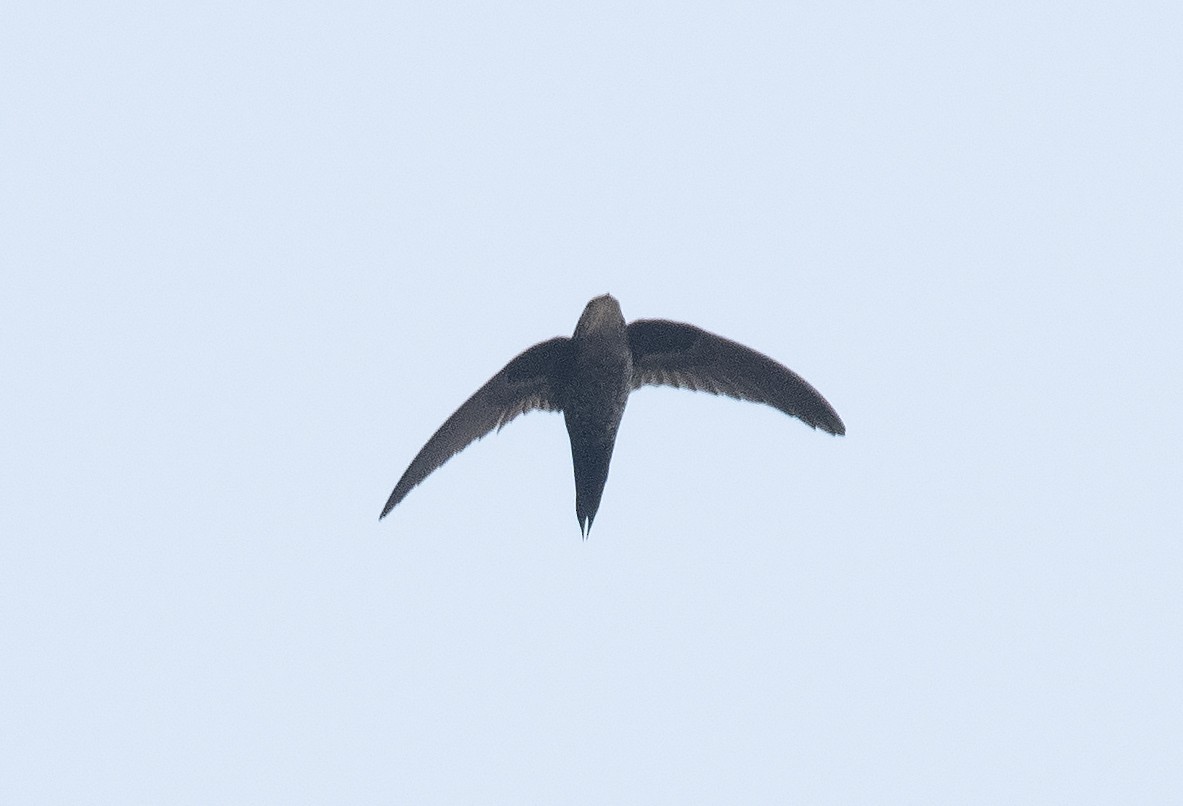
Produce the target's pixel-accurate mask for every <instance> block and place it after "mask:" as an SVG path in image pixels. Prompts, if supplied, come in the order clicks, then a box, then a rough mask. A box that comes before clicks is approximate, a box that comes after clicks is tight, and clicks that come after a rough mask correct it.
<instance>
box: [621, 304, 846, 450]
mask: <svg viewBox="0 0 1183 806" xmlns="http://www.w3.org/2000/svg"><path fill="white" fill-rule="evenodd" d="M628 343H629V348H630V349H631V350H632V353H633V388H634V389H636V388H638V387H640V386H645V385H649V384H652V385H655V386H662V385H664V386H676V387H679V388H683V389H695V390H698V391H703V392H710V393H711V394H715V395H727V396H729V397H734V398H738V399H740V400H750V401H752V402H754V403H764V404H767V405H769V406H772V407H773V408H777V409H780V410H781V411H783V412H784V413H785V414H788V415H791V416H793V417H797V418H798V419H800V420H803V421H804V422H805V423H807V424H808V425H811V426H813V427H814V428H820V429H822V430H823V431H827V432H829V433H831V434H845V433H846V426H845V425H843V424H842V419H841V418H840V417H839V416H838V412H836V411H834V407H833V406H831V405H830V404H829V403H828V402H827V401H826V399H825V398H824V397H822V396H821V394H820V393H819V392H818V391H817V390H816V389H814V388H813V387H812V386H810V385H809V384H808V383H807V382H806V381H805V379H804V378H802V377H801V376H800V375H798V374H797V373H795V372H793V371H792V370H791V369H789V368H788V367H786V366H784V365H783V364H780V363H778V362H776V361H773V360H772V359H771V358H769V357H768V356H766V355H764V354H763V353H758V352H756V351H755V350H753V349H752V348H750V347H745V346H743V345H742V344H739V343H738V342H734V341H731V340H730V339H725V338H723V337H722V336H716V335H715V334H714V333H708V332H707V331H705V330H702V329H701V328H697V327H695V326H694V325H687V324H684V323H682V322H670V321H666V320H664V319H638V320H636V321H634V322H630V323H629V325H628Z"/></svg>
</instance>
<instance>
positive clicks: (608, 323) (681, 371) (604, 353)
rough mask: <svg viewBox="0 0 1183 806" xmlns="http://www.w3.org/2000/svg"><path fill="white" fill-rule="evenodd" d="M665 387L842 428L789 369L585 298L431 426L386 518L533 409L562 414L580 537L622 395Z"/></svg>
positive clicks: (612, 440)
mask: <svg viewBox="0 0 1183 806" xmlns="http://www.w3.org/2000/svg"><path fill="white" fill-rule="evenodd" d="M650 384H652V385H668V386H678V387H684V388H689V389H696V390H702V391H708V392H712V393H715V394H725V395H728V396H730V397H735V398H739V399H743V400H751V401H754V402H757V403H766V404H768V405H771V406H774V407H775V408H778V409H780V410H781V411H783V412H785V413H786V414H790V415H793V416H795V417H798V418H800V419H801V420H803V421H804V422H806V423H807V424H808V425H810V426H812V427H815V428H821V429H822V430H824V431H828V432H829V433H831V434H844V433H846V427H845V426H844V425H843V424H842V420H841V419H840V418H839V417H838V414H837V413H836V412H835V411H834V409H833V408H832V407H831V406H830V404H829V403H827V402H826V401H825V399H824V398H823V397H822V396H821V395H820V394H818V393H817V391H816V390H815V389H814V388H813V387H812V386H810V385H809V384H808V383H806V382H805V381H804V380H803V379H802V378H800V377H799V376H798V375H796V374H795V373H793V372H792V370H790V369H788V368H786V367H784V366H782V365H780V364H778V363H777V362H775V361H773V360H772V359H771V358H768V357H767V356H765V355H762V354H761V353H758V352H756V351H755V350H752V349H750V348H747V347H744V346H743V345H741V344H737V343H735V342H733V341H729V340H728V339H724V338H723V337H721V336H716V335H714V334H711V333H707V332H706V331H704V330H700V329H699V328H696V327H694V326H693V325H687V324H682V323H680V322H668V321H665V320H657V319H648V320H646V319H642V320H638V321H635V322H632V323H631V324H628V325H626V324H625V321H624V316H623V315H622V314H621V311H620V304H619V303H618V302H617V301H616V300H615V299H614V298H613V297H611V296H609V295H607V294H605V295H603V296H599V297H596V298H595V299H593V300H591V301H590V302H589V303H588V304H587V307H585V308H584V310H583V315H582V316H580V317H579V322H578V324H577V325H576V326H575V333H574V334H573V335H572V336H571V338H569V339H567V338H562V337H558V338H554V339H550V340H549V341H544V342H542V343H540V344H537V345H535V346H533V347H531V348H530V349H528V350H526V351H525V352H523V353H522V354H521V355H519V356H518V357H517V358H515V359H513V360H512V361H510V362H509V364H507V365H506V366H505V368H504V369H502V370H501V372H499V373H497V374H496V375H494V376H493V378H492V379H490V380H489V382H488V383H486V384H485V385H484V386H483V387H481V388H480V389H479V390H477V392H476V394H474V395H473V396H472V397H471V398H469V399H468V401H467V402H465V403H464V405H462V406H461V407H460V408H459V409H458V410H457V411H456V413H455V414H453V415H452V416H451V417H449V418H448V420H447V421H446V422H445V423H444V424H443V425H442V426H440V428H439V430H438V431H436V433H435V434H434V435H433V436H432V437H431V439H429V440H428V441H427V444H426V445H424V446H423V449H422V450H421V451H420V452H419V454H418V455H417V456H416V457H415V459H414V460H413V461H412V462H411V465H410V467H408V468H407V471H406V472H405V473H404V474H403V477H402V478H401V479H400V480H399V482H398V484H397V485H396V486H395V488H394V491H393V492H392V493H391V494H390V498H389V500H387V502H386V506H385V507H384V508H383V510H382V515H381V516H380V517H385V516H386V515H387V513H389V512H390V510H391V509H393V508H394V507H395V505H396V504H398V503H399V502H400V501H401V500H402V499H403V498H404V497H405V496H406V495H407V493H409V492H410V491H411V489H412V488H414V487H415V485H417V484H419V483H420V482H421V481H423V479H425V478H426V477H427V476H428V474H430V473H431V472H432V471H433V470H435V469H436V468H438V467H439V466H440V465H442V464H443V463H444V462H446V461H447V460H448V459H450V458H451V457H452V456H454V455H455V454H456V453H458V452H460V451H461V450H462V449H463V448H464V447H465V446H466V445H468V444H469V443H471V442H473V441H475V440H477V439H480V438H481V437H483V436H485V435H486V434H488V433H489V432H490V431H492V430H493V429H495V428H498V429H499V428H500V427H501V426H503V425H505V424H506V423H507V422H509V421H510V420H512V419H513V418H514V417H516V416H518V415H519V414H524V413H525V412H527V411H532V410H534V409H542V410H546V411H562V412H563V417H564V419H565V420H566V423H567V435H568V436H569V437H570V440H571V460H572V464H573V466H574V470H575V514H576V517H577V518H578V520H579V527H580V530H581V532H582V533H583V535H584V536H585V537H586V536H587V533H588V532H589V531H590V529H591V524H592V521H593V520H594V518H595V515H596V511H597V510H598V509H599V506H600V497H601V495H602V494H603V492H604V484H605V483H606V482H607V480H608V467H609V465H610V464H611V461H612V449H613V447H614V446H615V444H616V432H617V430H618V429H619V427H620V421H621V419H622V418H623V417H624V409H625V405H626V404H627V403H628V396H629V393H630V392H632V391H633V390H634V389H637V388H639V387H641V386H645V385H650Z"/></svg>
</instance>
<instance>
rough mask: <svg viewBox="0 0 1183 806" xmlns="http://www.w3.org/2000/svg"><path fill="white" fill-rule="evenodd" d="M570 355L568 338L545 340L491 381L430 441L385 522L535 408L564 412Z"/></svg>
mask: <svg viewBox="0 0 1183 806" xmlns="http://www.w3.org/2000/svg"><path fill="white" fill-rule="evenodd" d="M570 351H571V340H570V339H568V338H564V337H562V336H559V337H556V338H553V339H550V340H549V341H544V342H542V343H541V344H536V345H534V346H533V347H531V348H530V349H528V350H526V351H525V352H524V353H522V354H521V355H519V356H518V357H517V358H515V359H513V360H512V361H510V362H509V363H508V364H506V365H505V367H504V368H503V369H502V370H501V371H500V372H498V373H497V374H496V375H494V376H493V377H492V378H490V379H489V382H488V383H486V384H485V385H484V386H482V387H481V388H480V389H478V390H477V391H476V394H474V395H473V396H472V397H470V398H469V399H468V400H467V401H465V403H464V405H462V406H461V407H460V408H458V409H456V413H455V414H453V415H452V416H451V417H449V418H448V419H447V421H446V422H444V424H443V425H441V426H440V427H439V430H438V431H436V432H435V433H434V434H433V435H432V437H431V439H429V440H427V444H426V445H424V446H423V449H422V450H420V451H419V454H418V455H417V456H416V457H415V458H414V459H413V460H412V461H411V466H410V467H408V468H407V471H406V472H405V473H403V477H402V478H401V479H399V481H398V484H397V485H395V487H394V492H392V493H391V494H390V498H389V499H388V500H387V501H386V506H384V507H383V508H382V514H381V515H379V516H378V517H379V519H381V518H384V517H386V514H387V513H388V512H390V510H392V509H394V507H395V505H397V504H398V502H399V501H402V500H403V499H404V498H406V496H407V493H409V492H410V491H411V490H412V489H413V488H414V487H415V486H416V485H417V484H419V482H421V481H423V480H424V479H425V478H427V477H428V475H430V474H431V472H432V471H433V470H435V469H436V468H438V467H439V466H440V465H442V464H443V463H444V462H446V461H448V460H449V459H451V458H452V457H453V456H455V455H456V454H457V453H459V452H460V451H462V450H463V449H464V448H465V447H466V446H468V445H469V444H471V443H472V442H475V441H476V440H478V439H480V438H481V437H483V436H485V435H486V434H488V433H489V432H490V431H492V430H493V429H495V428H496V429H498V430H500V429H501V427H502V426H504V425H505V424H506V423H508V422H509V421H510V420H512V419H513V418H515V417H517V416H518V415H519V414H525V413H526V412H528V411H533V410H535V409H541V410H543V411H558V410H559V409H560V406H561V404H560V403H559V402H558V401H557V400H556V396H557V395H556V390H555V388H554V386H555V379H556V378H557V377H558V373H559V372H560V371H561V368H562V367H563V366H565V365H566V359H567V357H568V355H569V354H570Z"/></svg>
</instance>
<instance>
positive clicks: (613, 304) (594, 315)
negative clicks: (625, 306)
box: [575, 294, 624, 338]
mask: <svg viewBox="0 0 1183 806" xmlns="http://www.w3.org/2000/svg"><path fill="white" fill-rule="evenodd" d="M605 330H621V331H623V330H624V314H623V313H621V312H620V303H619V302H617V301H616V298H615V297H613V296H612V295H611V294H603V295H601V296H598V297H595V298H594V299H592V300H591V302H589V303H587V306H586V307H585V308H584V309H583V313H582V314H581V315H580V317H579V322H578V323H577V324H576V325H575V338H580V337H581V336H588V335H590V334H592V333H598V332H602V331H605Z"/></svg>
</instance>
